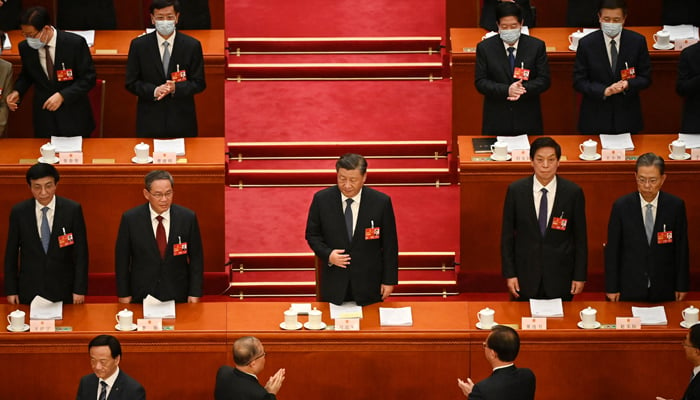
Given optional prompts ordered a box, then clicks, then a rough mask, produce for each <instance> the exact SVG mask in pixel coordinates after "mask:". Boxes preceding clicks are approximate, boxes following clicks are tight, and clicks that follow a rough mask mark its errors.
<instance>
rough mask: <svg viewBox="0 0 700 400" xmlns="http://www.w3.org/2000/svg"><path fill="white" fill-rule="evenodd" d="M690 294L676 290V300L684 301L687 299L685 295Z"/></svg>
mask: <svg viewBox="0 0 700 400" xmlns="http://www.w3.org/2000/svg"><path fill="white" fill-rule="evenodd" d="M687 295H688V292H676V301H683V300H685V296H687Z"/></svg>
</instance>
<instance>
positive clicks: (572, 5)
mask: <svg viewBox="0 0 700 400" xmlns="http://www.w3.org/2000/svg"><path fill="white" fill-rule="evenodd" d="M599 6H600V1H598V0H569V1H568V3H567V6H566V26H573V27H577V28H600V22H599V21H598V8H599Z"/></svg>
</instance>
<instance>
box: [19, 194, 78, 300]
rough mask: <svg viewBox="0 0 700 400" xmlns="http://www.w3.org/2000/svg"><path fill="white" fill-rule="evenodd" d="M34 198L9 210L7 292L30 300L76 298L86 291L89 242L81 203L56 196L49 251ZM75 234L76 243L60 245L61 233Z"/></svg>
mask: <svg viewBox="0 0 700 400" xmlns="http://www.w3.org/2000/svg"><path fill="white" fill-rule="evenodd" d="M35 202H36V201H35V200H34V199H30V200H25V201H23V202H21V203H18V204H16V205H15V206H14V207H12V211H10V224H9V229H8V233H7V247H6V249H5V295H8V296H9V295H15V294H17V295H19V301H20V302H21V303H22V304H29V303H30V302H31V301H32V300H33V299H34V296H36V295H40V296H42V297H44V298H46V299H49V300H51V301H63V302H64V303H72V302H73V293H75V294H81V295H84V294H86V293H87V281H88V279H87V278H88V245H87V233H86V230H85V221H84V219H83V210H82V208H81V207H80V204H78V203H76V202H74V201H72V200H69V199H66V198H63V197H59V196H56V210H55V212H54V218H53V224H52V226H51V239H50V242H49V250H48V253H44V248H43V246H42V244H41V239H40V238H39V229H38V228H37V220H36V213H35V204H36V203H35ZM64 229H65V231H66V233H72V234H73V241H74V244H73V245H70V246H65V247H60V246H59V243H58V237H59V236H62V235H63V230H64Z"/></svg>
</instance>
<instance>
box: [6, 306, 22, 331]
mask: <svg viewBox="0 0 700 400" xmlns="http://www.w3.org/2000/svg"><path fill="white" fill-rule="evenodd" d="M24 316H25V313H24V311H22V310H15V311H12V312H11V313H10V314H8V315H7V322H8V323H9V324H10V330H12V331H21V330H24Z"/></svg>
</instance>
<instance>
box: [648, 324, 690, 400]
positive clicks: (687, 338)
mask: <svg viewBox="0 0 700 400" xmlns="http://www.w3.org/2000/svg"><path fill="white" fill-rule="evenodd" d="M681 344H682V345H683V349H684V350H685V358H686V359H687V360H688V361H690V363H691V364H692V365H693V377H692V378H690V383H689V384H688V387H687V388H686V389H685V393H684V394H683V397H681V400H700V378H698V372H700V324H695V325H693V326H691V327H690V329H688V333H687V334H686V335H685V339H684V340H683V341H682V342H681ZM681 379H683V380H685V379H684V378H681ZM656 400H666V399H664V398H663V397H656Z"/></svg>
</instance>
